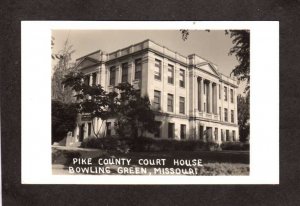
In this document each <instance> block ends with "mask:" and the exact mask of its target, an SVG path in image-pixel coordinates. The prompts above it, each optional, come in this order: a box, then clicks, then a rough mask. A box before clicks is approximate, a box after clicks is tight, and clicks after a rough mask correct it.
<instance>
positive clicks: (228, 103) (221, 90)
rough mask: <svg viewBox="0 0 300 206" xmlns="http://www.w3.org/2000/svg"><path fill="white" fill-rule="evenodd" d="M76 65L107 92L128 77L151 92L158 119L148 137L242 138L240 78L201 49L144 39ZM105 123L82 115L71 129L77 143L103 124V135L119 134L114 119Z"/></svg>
mask: <svg viewBox="0 0 300 206" xmlns="http://www.w3.org/2000/svg"><path fill="white" fill-rule="evenodd" d="M76 68H77V69H78V70H79V71H81V72H83V73H84V74H85V75H87V77H88V78H87V79H86V81H87V83H88V84H90V85H92V84H100V85H102V86H103V87H104V89H105V90H106V91H108V92H109V91H113V88H114V86H116V85H118V84H119V83H121V82H129V83H130V84H132V85H133V87H134V88H135V89H138V90H140V93H141V95H148V96H149V99H150V102H151V106H152V109H153V110H155V111H156V117H155V119H156V121H158V122H159V123H160V128H159V130H158V131H157V132H155V134H150V133H148V134H146V136H148V137H152V138H169V139H177V140H186V139H200V140H201V139H202V140H207V139H208V138H210V140H212V141H215V142H218V143H221V142H224V141H238V140H239V133H238V125H237V123H238V120H237V88H238V84H237V81H236V80H234V79H232V78H229V77H227V76H225V75H223V74H221V73H220V72H219V71H218V69H217V66H216V65H215V64H213V63H212V62H210V61H208V60H206V59H203V58H202V57H200V56H198V55H197V54H191V55H188V56H183V55H181V54H179V53H177V52H175V51H172V50H170V49H168V48H166V47H164V46H162V45H159V44H157V43H155V42H153V41H152V40H145V41H143V42H140V43H137V44H135V45H130V46H128V47H126V48H122V49H119V50H117V51H114V52H112V53H105V52H103V51H101V50H98V51H95V52H93V53H91V54H88V55H85V56H83V57H80V58H79V59H77V62H76ZM92 121H93V123H92ZM101 124H102V120H101V119H93V120H91V119H89V118H88V116H84V115H83V116H82V119H81V121H80V124H78V125H77V127H76V129H75V131H74V132H73V136H74V140H75V142H81V141H83V139H85V138H87V137H89V136H93V132H92V130H93V129H94V130H95V131H98V130H99V128H101V131H100V133H101V136H105V135H106V136H113V135H115V130H114V119H108V120H107V121H106V122H105V123H104V124H103V125H104V126H103V125H102V126H101ZM93 126H94V127H95V128H92V127H93Z"/></svg>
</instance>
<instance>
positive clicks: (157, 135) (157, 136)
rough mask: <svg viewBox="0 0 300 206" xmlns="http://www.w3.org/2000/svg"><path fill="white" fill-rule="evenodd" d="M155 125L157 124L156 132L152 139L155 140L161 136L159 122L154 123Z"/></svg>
mask: <svg viewBox="0 0 300 206" xmlns="http://www.w3.org/2000/svg"><path fill="white" fill-rule="evenodd" d="M155 123H156V124H157V128H156V131H155V132H154V137H155V138H160V137H161V135H160V133H161V132H160V130H161V129H160V128H161V122H159V121H156V122H155Z"/></svg>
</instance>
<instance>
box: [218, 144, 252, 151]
mask: <svg viewBox="0 0 300 206" xmlns="http://www.w3.org/2000/svg"><path fill="white" fill-rule="evenodd" d="M221 148H222V150H249V143H242V142H223V143H222V144H221Z"/></svg>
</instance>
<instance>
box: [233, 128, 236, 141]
mask: <svg viewBox="0 0 300 206" xmlns="http://www.w3.org/2000/svg"><path fill="white" fill-rule="evenodd" d="M232 137H233V141H236V137H235V131H234V130H232Z"/></svg>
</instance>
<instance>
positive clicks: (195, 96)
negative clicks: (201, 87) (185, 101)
mask: <svg viewBox="0 0 300 206" xmlns="http://www.w3.org/2000/svg"><path fill="white" fill-rule="evenodd" d="M193 78H194V86H193V89H194V90H193V93H194V106H193V109H194V110H193V111H198V109H197V106H198V92H197V88H198V81H197V76H196V75H194V76H193ZM195 115H196V114H195Z"/></svg>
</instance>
